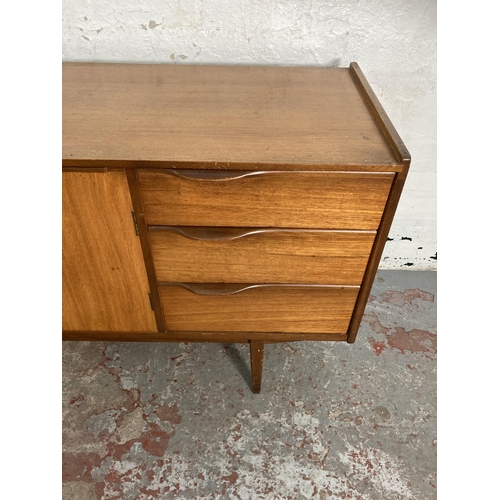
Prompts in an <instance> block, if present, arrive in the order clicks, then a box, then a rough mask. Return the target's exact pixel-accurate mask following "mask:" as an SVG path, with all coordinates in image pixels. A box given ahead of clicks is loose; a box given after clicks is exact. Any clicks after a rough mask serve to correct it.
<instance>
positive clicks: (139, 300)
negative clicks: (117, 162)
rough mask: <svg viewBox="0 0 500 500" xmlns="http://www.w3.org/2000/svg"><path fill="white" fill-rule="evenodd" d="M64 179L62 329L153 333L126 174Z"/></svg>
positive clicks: (69, 174) (71, 174)
mask: <svg viewBox="0 0 500 500" xmlns="http://www.w3.org/2000/svg"><path fill="white" fill-rule="evenodd" d="M62 178H63V195H62V196H63V199H62V210H63V223H62V226H63V243H62V247H63V257H62V269H63V272H62V282H63V286H62V291H63V294H62V295H63V297H62V298H63V305H62V309H63V319H62V323H63V330H88V331H136V332H141V331H144V332H154V331H157V328H156V322H155V317H154V314H153V311H152V310H151V305H150V302H149V296H148V293H149V286H148V280H147V276H146V271H145V267H144V261H143V256H142V250H141V244H140V241H139V238H138V237H137V236H136V233H135V229H134V223H133V220H132V214H131V212H132V202H131V199H130V194H129V189H128V184H127V178H126V175H125V173H86V172H85V173H83V172H67V173H63V174H62Z"/></svg>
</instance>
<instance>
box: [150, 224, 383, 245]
mask: <svg viewBox="0 0 500 500" xmlns="http://www.w3.org/2000/svg"><path fill="white" fill-rule="evenodd" d="M148 232H154V233H156V232H158V233H161V232H168V233H174V234H178V235H179V236H183V237H184V238H188V239H191V240H196V241H233V240H237V239H240V238H246V237H248V236H258V235H261V234H269V233H313V234H316V233H329V234H332V233H335V234H338V233H347V234H360V235H362V234H368V235H375V234H376V233H377V231H375V230H368V229H352V230H349V229H297V228H290V229H288V228H274V227H270V228H267V227H264V228H261V227H211V226H207V227H204V226H162V225H151V226H148Z"/></svg>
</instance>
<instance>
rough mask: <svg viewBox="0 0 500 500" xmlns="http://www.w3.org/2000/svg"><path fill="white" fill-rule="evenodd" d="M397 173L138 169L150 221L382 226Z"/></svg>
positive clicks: (347, 227)
mask: <svg viewBox="0 0 500 500" xmlns="http://www.w3.org/2000/svg"><path fill="white" fill-rule="evenodd" d="M393 177H394V173H392V172H383V173H382V172H381V173H361V172H269V171H268V172H238V173H236V172H229V171H225V172H220V171H215V172H214V171H199V170H198V171H196V170H162V171H160V170H158V171H151V170H149V171H147V170H146V171H145V170H139V172H138V178H139V184H140V189H141V196H142V201H143V205H144V214H145V218H146V223H147V224H149V225H175V226H178V225H179V226H230V227H231V226H236V227H286V228H312V229H365V230H376V229H377V228H378V226H379V222H380V218H381V216H382V213H383V210H384V207H385V204H386V201H387V197H388V194H389V191H390V188H391V185H392V180H393Z"/></svg>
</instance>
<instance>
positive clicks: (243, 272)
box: [62, 63, 410, 392]
mask: <svg viewBox="0 0 500 500" xmlns="http://www.w3.org/2000/svg"><path fill="white" fill-rule="evenodd" d="M62 125H63V137H62V142H63V160H62V167H63V174H62V182H63V193H62V199H63V261H62V262H63V276H62V280H63V305H62V313H63V318H62V324H63V340H99V341H145V342H148V341H151V342H172V341H187V342H197V341H203V342H245V343H249V344H250V361H251V369H252V390H253V391H254V392H259V391H260V387H261V379H262V364H263V353H264V345H265V343H266V342H287V341H296V340H334V341H347V342H349V343H352V342H354V340H355V338H356V334H357V331H358V328H359V325H360V322H361V318H362V315H363V311H364V309H365V306H366V302H367V300H368V296H369V293H370V289H371V286H372V284H373V280H374V277H375V273H376V271H377V267H378V264H379V261H380V258H381V255H382V251H383V248H384V243H385V241H386V240H387V236H388V232H389V228H390V225H391V223H392V219H393V217H394V213H395V211H396V207H397V204H398V201H399V198H400V195H401V192H402V189H403V185H404V182H405V178H406V175H407V173H408V168H409V165H410V155H409V153H408V151H407V149H406V147H405V145H404V144H403V142H402V141H401V139H400V137H399V135H398V133H397V132H396V130H395V129H394V127H393V125H392V124H391V122H390V120H389V119H388V117H387V115H386V113H385V112H384V110H383V109H382V106H381V105H380V103H379V101H378V99H377V98H376V96H375V94H374V92H373V91H372V89H371V88H370V86H369V85H368V83H367V80H366V79H365V77H364V75H363V73H362V72H361V70H360V68H359V66H358V65H357V64H356V63H352V64H351V65H350V67H349V68H305V67H259V66H252V67H244V66H202V65H199V66H190V65H170V64H169V65H162V64H155V65H153V64H100V63H99V64H96V63H64V64H63V117H62Z"/></svg>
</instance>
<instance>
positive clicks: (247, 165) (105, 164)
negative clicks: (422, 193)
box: [62, 158, 403, 174]
mask: <svg viewBox="0 0 500 500" xmlns="http://www.w3.org/2000/svg"><path fill="white" fill-rule="evenodd" d="M62 167H63V168H64V169H66V170H68V171H80V169H82V170H87V169H99V170H100V171H103V169H106V168H108V169H123V168H137V169H139V170H143V169H150V170H154V169H158V170H164V169H170V170H237V171H240V170H242V171H245V170H246V171H249V172H253V171H259V170H263V171H268V172H277V171H285V172H299V171H303V172H307V173H310V172H316V171H317V172H328V171H332V172H342V171H344V172H364V173H374V174H375V173H378V172H379V173H388V172H393V173H394V172H400V171H401V170H402V168H403V167H402V165H401V164H374V163H371V164H370V165H361V164H341V165H337V164H326V163H319V164H314V163H272V162H269V163H259V162H221V161H207V162H194V161H190V160H186V161H184V160H176V161H172V160H116V159H114V160H110V159H106V158H94V159H90V158H81V159H76V158H63V159H62ZM104 171H105V170H104Z"/></svg>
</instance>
